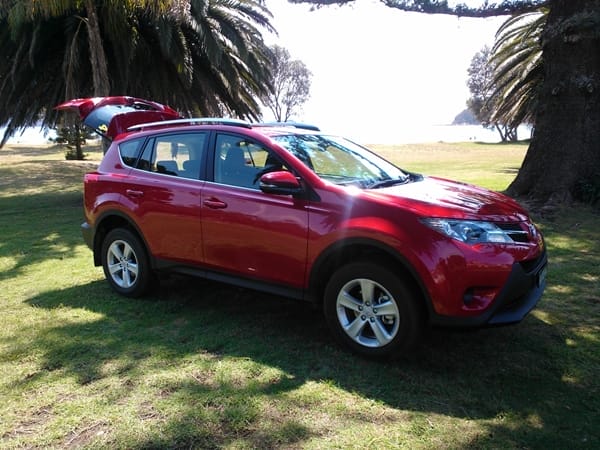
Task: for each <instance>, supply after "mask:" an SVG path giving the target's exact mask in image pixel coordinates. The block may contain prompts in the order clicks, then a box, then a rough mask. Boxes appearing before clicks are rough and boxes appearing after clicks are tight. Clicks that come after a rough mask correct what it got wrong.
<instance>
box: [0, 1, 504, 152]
mask: <svg viewBox="0 0 600 450" xmlns="http://www.w3.org/2000/svg"><path fill="white" fill-rule="evenodd" d="M266 1H267V8H268V9H269V11H271V13H272V14H273V16H274V17H273V20H272V23H273V25H274V26H275V28H276V30H277V32H278V34H277V35H276V36H275V35H265V40H266V42H267V43H269V44H275V43H277V44H279V45H281V46H283V47H285V48H286V49H287V50H288V51H289V52H290V54H291V56H292V58H294V59H299V60H301V61H302V62H303V63H304V64H305V65H306V66H307V67H308V69H309V70H310V71H311V72H312V74H313V77H312V86H311V97H310V99H309V101H308V102H307V103H306V104H305V105H304V107H303V110H302V111H301V113H300V114H298V115H296V116H294V117H293V119H295V120H301V121H305V122H307V123H312V124H315V125H318V126H319V127H321V129H322V130H324V131H327V132H331V133H335V134H340V135H343V136H346V137H349V138H351V139H353V140H355V141H356V142H359V143H364V144H379V143H404V142H432V141H439V140H445V141H457V140H466V139H477V140H497V139H498V135H497V133H495V132H493V131H486V130H483V129H482V128H479V129H477V130H474V129H473V128H474V127H471V128H468V129H467V128H465V127H463V128H460V127H443V126H440V125H447V124H450V123H452V121H453V120H454V117H455V116H456V115H457V114H458V113H460V112H461V111H462V110H464V109H465V108H466V104H465V103H466V100H467V99H468V97H469V90H468V88H467V85H466V82H467V68H468V67H469V64H470V62H471V59H472V58H473V56H474V55H475V53H476V52H478V51H479V50H481V49H482V48H483V46H484V45H492V44H493V42H494V35H495V33H496V30H497V29H498V27H499V26H500V24H501V23H502V22H503V21H504V20H505V19H504V18H490V19H468V18H460V19H459V18H457V17H454V16H443V15H429V14H418V13H407V12H404V11H399V10H397V9H393V8H390V7H387V6H385V5H383V4H381V2H380V1H378V0H356V1H354V2H352V3H351V4H349V5H344V6H327V7H322V8H319V9H316V10H314V11H311V5H309V4H291V3H289V2H288V1H287V0H266ZM465 2H466V3H467V4H470V6H474V4H477V3H481V1H478V0H466V1H465ZM450 3H452V2H450ZM272 118H273V116H272V115H271V113H270V112H269V111H268V110H266V109H265V111H264V119H265V120H272ZM0 131H2V132H3V130H0ZM35 138H37V139H38V140H44V141H45V139H44V138H43V136H41V135H40V132H39V130H37V129H33V130H27V132H26V134H25V135H24V136H20V135H19V133H17V136H15V137H14V138H13V139H11V140H10V142H12V143H19V142H30V141H32V140H35Z"/></svg>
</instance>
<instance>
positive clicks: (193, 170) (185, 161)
mask: <svg viewBox="0 0 600 450" xmlns="http://www.w3.org/2000/svg"><path fill="white" fill-rule="evenodd" d="M206 138H207V133H182V134H173V135H166V136H157V137H155V138H153V139H152V140H151V141H150V142H149V143H148V145H147V146H146V148H145V150H144V153H143V154H142V156H141V158H140V159H139V161H138V163H137V168H138V169H142V170H147V171H149V172H156V173H161V174H164V175H170V176H174V177H182V178H189V179H193V180H197V179H198V178H199V177H200V170H201V167H202V161H203V158H204V149H205V144H206Z"/></svg>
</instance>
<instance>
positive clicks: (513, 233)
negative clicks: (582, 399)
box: [496, 223, 530, 243]
mask: <svg viewBox="0 0 600 450" xmlns="http://www.w3.org/2000/svg"><path fill="white" fill-rule="evenodd" d="M496 225H498V228H500V229H501V230H502V231H504V232H505V233H506V234H508V235H509V236H510V238H511V239H512V240H513V241H515V242H525V243H526V242H530V239H529V233H528V232H527V231H526V230H524V229H523V228H522V226H521V224H520V223H497V224H496Z"/></svg>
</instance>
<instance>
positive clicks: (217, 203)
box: [204, 198, 227, 209]
mask: <svg viewBox="0 0 600 450" xmlns="http://www.w3.org/2000/svg"><path fill="white" fill-rule="evenodd" d="M204 206H206V207H208V208H212V209H225V208H227V203H225V202H223V201H221V200H219V199H217V198H209V199H207V200H204Z"/></svg>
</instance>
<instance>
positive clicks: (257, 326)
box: [0, 143, 600, 449]
mask: <svg viewBox="0 0 600 450" xmlns="http://www.w3.org/2000/svg"><path fill="white" fill-rule="evenodd" d="M374 148H375V149H376V150H377V151H378V152H380V153H381V154H383V155H384V156H386V157H387V158H388V159H390V160H392V161H394V162H397V163H398V164H399V165H401V166H402V167H405V168H407V169H409V170H414V171H417V172H424V173H427V174H435V175H439V176H444V177H448V178H455V179H459V180H463V181H468V182H475V183H478V184H481V185H484V186H487V187H491V188H493V189H498V190H502V189H505V188H506V186H507V185H508V183H509V182H510V181H511V179H512V178H513V177H514V174H515V172H516V170H517V168H518V167H519V165H520V163H521V160H522V158H523V155H524V153H525V150H526V147H525V146H523V145H482V144H475V143H466V144H432V145H425V144H423V145H402V146H376V147H374ZM90 158H91V162H73V161H65V160H64V156H63V152H62V151H61V150H60V149H56V148H49V147H39V148H26V147H17V146H13V147H8V148H5V149H2V150H0V230H2V236H1V238H0V305H1V307H2V315H1V317H2V319H1V326H0V399H1V401H0V448H41V447H44V448H47V447H55V448H106V447H110V448H127V449H133V448H164V447H169V448H260V449H265V448H318V449H320V448H343V449H346V448H356V449H359V448H360V449H363V448H373V449H379V448H407V449H419V448H423V449H425V448H540V449H542V448H543V449H547V448H570V449H575V448H590V449H592V448H600V426H599V424H600V393H599V392H598V387H599V379H600V376H599V375H600V345H599V344H600V342H599V339H600V334H599V326H600V321H599V316H600V314H599V312H600V311H599V310H600V227H599V226H598V225H599V224H600V212H598V211H597V210H596V211H594V210H591V209H588V208H585V207H580V208H576V209H564V210H561V211H558V212H556V213H555V214H554V215H553V216H550V217H536V220H537V222H538V223H539V224H540V225H541V227H542V229H543V231H544V233H545V236H546V240H547V245H548V249H549V255H550V269H549V274H548V288H547V290H546V293H545V295H544V298H543V299H542V301H541V303H540V304H539V306H538V308H537V309H536V310H535V311H534V312H533V313H532V314H531V315H530V316H529V317H527V318H526V319H525V320H524V321H523V323H521V324H519V325H517V326H513V327H506V328H496V329H488V330H479V331H471V332H456V331H446V330H432V331H431V332H430V333H428V335H427V336H426V339H425V342H424V344H423V346H422V348H421V349H420V351H419V353H418V354H417V355H415V356H414V357H411V358H406V359H401V360H398V361H394V362H386V363H378V362H372V361H366V360H363V359H360V358H358V357H356V356H352V355H350V354H348V353H346V352H345V351H343V350H341V349H340V348H338V347H337V346H336V345H335V344H333V342H332V340H331V338H330V336H329V333H328V331H327V328H326V325H325V322H324V319H323V317H322V315H321V314H320V311H315V310H313V309H312V308H311V307H310V306H308V305H305V304H302V303H296V302H292V301H288V300H285V299H281V298H276V297H269V296H264V295H262V294H256V293H254V292H250V291H244V290H240V289H234V288H230V287H227V286H223V285H218V284H214V283H209V282H205V281H201V280H192V279H181V278H173V279H171V280H169V281H168V282H166V283H164V284H163V285H162V287H161V288H160V289H158V290H156V292H154V293H153V295H151V296H149V297H147V298H144V299H141V300H130V299H126V298H122V297H119V296H118V295H116V294H114V293H113V292H112V291H111V290H110V289H109V287H108V284H107V283H106V282H105V281H104V278H103V274H102V270H101V269H100V268H95V267H93V264H92V258H91V252H90V251H89V249H87V247H85V245H84V244H83V241H82V239H81V236H80V232H79V224H80V223H81V221H82V200H81V177H82V174H83V173H84V172H85V171H87V170H90V168H91V167H93V166H94V160H97V159H98V158H99V153H98V150H97V149H95V150H93V151H91V155H90Z"/></svg>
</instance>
